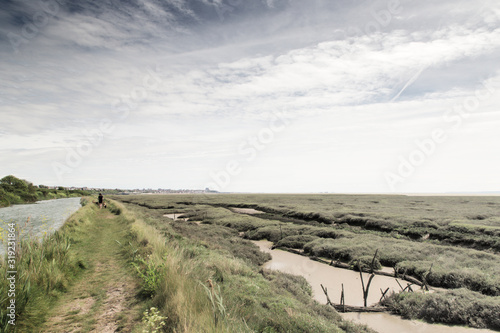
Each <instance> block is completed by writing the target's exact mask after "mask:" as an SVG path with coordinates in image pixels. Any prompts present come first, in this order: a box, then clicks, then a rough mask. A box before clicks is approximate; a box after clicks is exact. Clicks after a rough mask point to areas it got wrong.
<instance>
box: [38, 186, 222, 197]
mask: <svg viewBox="0 0 500 333" xmlns="http://www.w3.org/2000/svg"><path fill="white" fill-rule="evenodd" d="M41 186H43V185H41ZM39 187H40V186H39ZM46 188H48V189H61V186H47V187H46ZM64 189H65V190H70V191H73V190H81V191H91V192H103V193H110V192H111V193H115V194H125V195H126V194H182V193H185V194H197V193H198V194H204V193H219V192H218V191H214V190H211V189H209V188H206V189H204V190H190V189H179V190H173V189H163V188H158V189H152V188H143V189H139V188H137V189H127V190H123V189H106V188H94V187H64Z"/></svg>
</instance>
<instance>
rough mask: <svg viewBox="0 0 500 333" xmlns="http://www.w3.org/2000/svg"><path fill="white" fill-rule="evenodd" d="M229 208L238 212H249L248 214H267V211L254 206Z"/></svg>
mask: <svg viewBox="0 0 500 333" xmlns="http://www.w3.org/2000/svg"><path fill="white" fill-rule="evenodd" d="M229 209H230V210H232V211H233V212H235V213H238V214H248V215H256V214H265V212H263V211H260V210H256V209H253V208H236V207H229Z"/></svg>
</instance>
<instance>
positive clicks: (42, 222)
mask: <svg viewBox="0 0 500 333" xmlns="http://www.w3.org/2000/svg"><path fill="white" fill-rule="evenodd" d="M80 207H81V205H80V198H66V199H57V200H44V201H38V202H36V203H34V204H23V205H14V206H11V207H5V208H0V228H1V229H0V239H7V237H6V236H7V229H8V226H7V224H8V223H16V225H17V228H18V230H19V233H20V236H21V237H26V235H29V236H31V237H35V238H41V237H43V235H45V234H46V233H52V232H54V231H56V230H57V229H59V228H60V227H61V226H62V225H63V224H64V222H65V221H66V220H67V219H68V217H70V215H71V214H73V213H74V212H76V211H77V210H78V209H79V208H80ZM28 218H29V222H28ZM4 253H5V246H3V245H2V246H0V255H3V254H4Z"/></svg>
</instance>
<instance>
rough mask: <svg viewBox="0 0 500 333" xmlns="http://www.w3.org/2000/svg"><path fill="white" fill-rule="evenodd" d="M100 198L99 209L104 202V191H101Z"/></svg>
mask: <svg viewBox="0 0 500 333" xmlns="http://www.w3.org/2000/svg"><path fill="white" fill-rule="evenodd" d="M98 200H99V209H101V208H102V204H103V203H104V197H103V195H102V193H99V197H98Z"/></svg>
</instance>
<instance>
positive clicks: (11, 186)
mask: <svg viewBox="0 0 500 333" xmlns="http://www.w3.org/2000/svg"><path fill="white" fill-rule="evenodd" d="M90 192H91V191H84V190H67V189H65V188H64V187H62V186H60V187H58V188H48V187H47V186H44V185H38V186H37V185H33V183H31V182H29V181H27V180H24V179H19V178H17V177H15V176H12V175H9V176H5V177H3V178H2V179H0V207H8V206H10V205H13V204H23V203H33V202H35V201H39V200H48V199H59V198H70V197H80V196H85V195H89V194H90Z"/></svg>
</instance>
